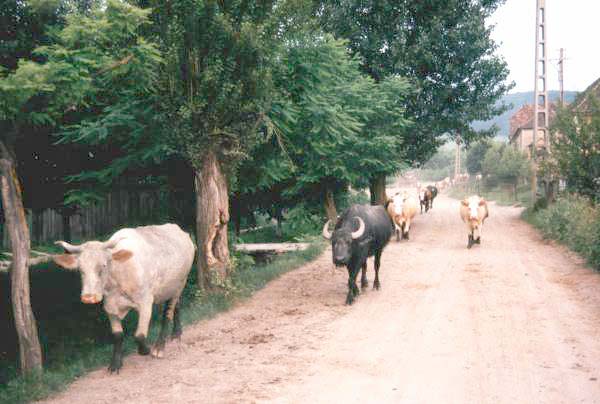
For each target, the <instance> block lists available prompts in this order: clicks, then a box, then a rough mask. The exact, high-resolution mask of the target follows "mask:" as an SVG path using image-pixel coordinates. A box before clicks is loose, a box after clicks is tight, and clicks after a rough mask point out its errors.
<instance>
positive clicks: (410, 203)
mask: <svg viewBox="0 0 600 404" xmlns="http://www.w3.org/2000/svg"><path fill="white" fill-rule="evenodd" d="M386 209H387V212H388V214H389V215H390V217H391V218H392V221H393V222H394V227H395V230H396V240H397V241H400V237H401V236H402V238H404V239H407V240H408V239H409V231H410V225H411V222H412V220H413V218H414V217H415V215H416V214H417V209H418V208H417V199H416V198H415V197H413V196H409V195H408V194H407V193H397V194H396V195H394V197H393V198H391V199H390V200H389V201H388V202H387V206H386Z"/></svg>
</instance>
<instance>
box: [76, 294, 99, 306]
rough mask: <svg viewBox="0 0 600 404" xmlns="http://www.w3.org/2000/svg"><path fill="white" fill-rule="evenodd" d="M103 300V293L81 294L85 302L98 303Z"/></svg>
mask: <svg viewBox="0 0 600 404" xmlns="http://www.w3.org/2000/svg"><path fill="white" fill-rule="evenodd" d="M101 301H102V295H95V294H88V295H81V302H82V303H85V304H96V303H100V302H101Z"/></svg>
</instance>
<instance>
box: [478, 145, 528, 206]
mask: <svg viewBox="0 0 600 404" xmlns="http://www.w3.org/2000/svg"><path fill="white" fill-rule="evenodd" d="M481 167H482V172H483V175H484V176H485V178H486V184H487V186H494V185H496V184H498V183H505V184H510V185H511V186H512V187H513V193H514V198H515V200H516V199H517V186H518V185H519V181H520V180H522V179H524V178H526V177H527V175H528V174H529V169H530V163H529V160H528V159H527V155H526V154H525V153H523V152H521V151H520V150H518V149H516V148H514V147H511V146H508V145H506V144H502V143H493V144H492V145H491V146H490V147H489V149H488V151H487V152H486V153H485V158H484V160H483V163H482V165H481Z"/></svg>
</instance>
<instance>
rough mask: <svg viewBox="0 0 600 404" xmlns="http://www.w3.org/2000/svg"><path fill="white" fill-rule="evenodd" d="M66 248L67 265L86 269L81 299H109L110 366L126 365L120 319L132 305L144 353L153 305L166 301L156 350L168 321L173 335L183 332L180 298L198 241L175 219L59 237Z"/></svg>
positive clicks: (60, 259)
mask: <svg viewBox="0 0 600 404" xmlns="http://www.w3.org/2000/svg"><path fill="white" fill-rule="evenodd" d="M56 244H58V245H60V246H62V247H63V248H64V249H65V251H66V252H67V254H62V255H56V256H54V261H55V262H56V263H57V264H58V265H60V266H61V267H63V268H66V269H73V270H75V269H78V270H79V272H80V273H81V285H82V288H81V301H82V302H83V303H86V304H96V303H100V302H101V301H102V300H104V311H105V312H106V314H108V319H109V321H110V326H111V329H112V333H113V337H114V347H113V357H112V360H111V363H110V366H109V368H108V369H109V370H110V372H111V373H112V372H115V371H116V372H118V371H119V369H120V368H121V367H122V365H123V327H122V325H121V320H123V318H124V317H125V316H126V315H127V313H128V312H129V311H130V310H132V309H133V310H136V311H137V312H138V313H139V320H138V326H137V330H136V332H135V339H136V342H137V346H138V353H139V354H140V355H148V354H149V353H150V348H149V347H148V345H147V343H146V337H147V336H148V326H149V325H150V318H151V316H152V305H153V304H160V303H165V307H164V312H163V319H162V328H161V331H160V335H159V337H158V340H157V341H156V344H155V345H154V347H153V348H152V355H153V356H156V357H162V356H163V352H164V347H165V340H166V337H167V326H168V323H169V321H171V320H173V332H172V336H173V337H180V336H181V321H180V316H179V298H180V296H181V292H182V291H183V288H184V286H185V283H186V281H187V277H188V274H189V272H190V269H191V267H192V264H193V262H194V254H195V246H194V243H193V242H192V239H191V238H190V236H189V235H188V234H187V233H186V232H184V231H183V230H181V228H180V227H179V226H177V225H176V224H164V225H161V226H143V227H137V228H134V229H121V230H119V231H117V232H116V233H115V234H113V235H112V237H111V238H110V239H109V240H108V241H106V242H101V241H88V242H87V243H83V244H81V245H78V246H75V245H72V244H69V243H66V242H64V241H57V242H56Z"/></svg>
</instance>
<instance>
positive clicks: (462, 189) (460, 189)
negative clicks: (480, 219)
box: [448, 181, 531, 206]
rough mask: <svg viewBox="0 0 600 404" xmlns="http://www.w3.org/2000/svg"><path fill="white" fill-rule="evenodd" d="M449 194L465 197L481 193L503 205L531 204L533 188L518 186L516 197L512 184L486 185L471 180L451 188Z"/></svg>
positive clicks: (458, 197) (460, 197) (452, 196)
mask: <svg viewBox="0 0 600 404" xmlns="http://www.w3.org/2000/svg"><path fill="white" fill-rule="evenodd" d="M448 195H449V196H450V197H451V198H455V199H463V198H466V197H468V196H471V195H479V196H482V197H484V198H485V199H486V200H488V201H495V202H496V203H497V204H498V205H501V206H512V205H522V206H530V205H531V190H530V188H529V186H527V185H520V186H519V187H517V195H516V197H515V194H514V189H513V187H512V185H499V186H495V187H490V188H488V187H485V186H484V185H483V184H479V185H478V184H477V182H475V181H469V182H468V183H465V184H457V185H454V186H453V187H452V188H450V191H449V192H448Z"/></svg>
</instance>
